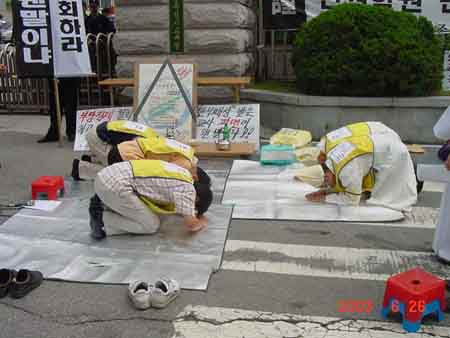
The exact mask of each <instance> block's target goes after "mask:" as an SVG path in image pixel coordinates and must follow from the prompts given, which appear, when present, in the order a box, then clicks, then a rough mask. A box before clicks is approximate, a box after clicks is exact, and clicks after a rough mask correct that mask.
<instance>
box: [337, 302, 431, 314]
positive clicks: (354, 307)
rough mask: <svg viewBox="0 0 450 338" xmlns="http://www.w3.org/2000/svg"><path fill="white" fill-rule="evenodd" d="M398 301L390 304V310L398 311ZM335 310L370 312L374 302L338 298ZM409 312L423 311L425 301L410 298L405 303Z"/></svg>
mask: <svg viewBox="0 0 450 338" xmlns="http://www.w3.org/2000/svg"><path fill="white" fill-rule="evenodd" d="M399 305H400V304H399V302H398V301H396V300H395V301H393V302H392V304H391V311H392V312H394V313H395V312H399V311H400V307H399ZM337 307H338V308H337V311H338V312H340V313H371V312H372V311H373V310H374V302H373V300H371V299H340V300H338V302H337ZM407 308H408V311H409V312H423V311H424V310H425V301H423V300H419V301H418V300H411V301H409V302H408V304H407Z"/></svg>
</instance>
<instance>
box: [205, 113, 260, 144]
mask: <svg viewBox="0 0 450 338" xmlns="http://www.w3.org/2000/svg"><path fill="white" fill-rule="evenodd" d="M197 119H198V120H197V137H196V139H197V140H199V141H200V142H203V143H214V142H216V141H217V139H218V137H219V135H220V133H221V130H222V129H223V127H224V125H225V123H226V124H227V125H228V127H230V129H231V132H230V139H231V142H235V143H254V144H256V149H259V104H232V105H205V106H199V110H198V117H197Z"/></svg>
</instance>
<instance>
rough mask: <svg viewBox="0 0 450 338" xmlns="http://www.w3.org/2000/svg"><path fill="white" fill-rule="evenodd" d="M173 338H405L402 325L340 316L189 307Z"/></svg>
mask: <svg viewBox="0 0 450 338" xmlns="http://www.w3.org/2000/svg"><path fill="white" fill-rule="evenodd" d="M173 324H174V329H175V332H176V333H175V334H174V336H173V337H172V338H236V337H258V338H260V337H261V338H263V337H270V338H284V337H308V338H319V337H320V338H374V337H389V338H403V337H405V334H406V332H405V331H404V330H403V329H402V327H401V325H400V323H393V322H382V321H381V318H380V321H375V320H355V319H343V318H338V317H325V316H304V315H299V314H286V313H285V314H278V313H271V312H261V311H250V310H243V309H234V308H221V307H207V306H191V305H190V306H187V307H186V308H185V309H184V310H183V311H182V312H181V313H180V314H178V315H177V319H176V320H175V321H174V322H173ZM407 336H408V337H411V338H419V337H420V338H432V337H441V338H449V337H450V331H449V328H448V327H443V326H434V325H422V326H421V329H420V331H419V332H417V333H410V334H408V335H407Z"/></svg>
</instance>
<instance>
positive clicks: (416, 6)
mask: <svg viewBox="0 0 450 338" xmlns="http://www.w3.org/2000/svg"><path fill="white" fill-rule="evenodd" d="M343 3H355V4H366V5H373V6H384V7H388V8H392V9H394V10H396V11H404V12H408V13H412V14H415V15H420V16H424V17H426V18H428V19H429V20H430V21H431V22H433V24H434V25H435V27H436V29H437V32H438V33H440V34H448V33H450V1H449V0H424V1H421V0H305V11H306V14H307V20H310V19H311V18H314V17H316V16H318V15H319V14H320V13H321V12H323V11H326V10H328V9H330V8H332V7H333V6H336V5H339V4H343Z"/></svg>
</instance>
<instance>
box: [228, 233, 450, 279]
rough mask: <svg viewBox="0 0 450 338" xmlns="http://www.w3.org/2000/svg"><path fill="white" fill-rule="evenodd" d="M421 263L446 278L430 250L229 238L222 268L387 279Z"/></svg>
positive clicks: (443, 270)
mask: <svg viewBox="0 0 450 338" xmlns="http://www.w3.org/2000/svg"><path fill="white" fill-rule="evenodd" d="M416 266H421V267H423V268H424V269H425V270H427V271H429V272H430V273H433V274H436V275H438V276H441V277H442V278H446V279H447V278H449V277H450V271H449V269H448V268H447V267H446V266H444V265H443V264H440V263H439V262H437V261H436V260H435V258H434V256H433V254H432V253H429V252H416V251H401V250H380V249H358V248H348V247H332V246H312V245H295V244H280V243H267V242H253V241H240V240H229V241H227V243H226V246H225V257H224V260H223V262H222V269H224V270H236V271H250V272H268V273H276V274H288V275H297V276H314V277H329V278H347V279H363V280H386V279H387V278H388V277H390V276H391V275H393V274H396V273H399V272H402V271H406V270H409V269H411V268H414V267H416Z"/></svg>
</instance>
